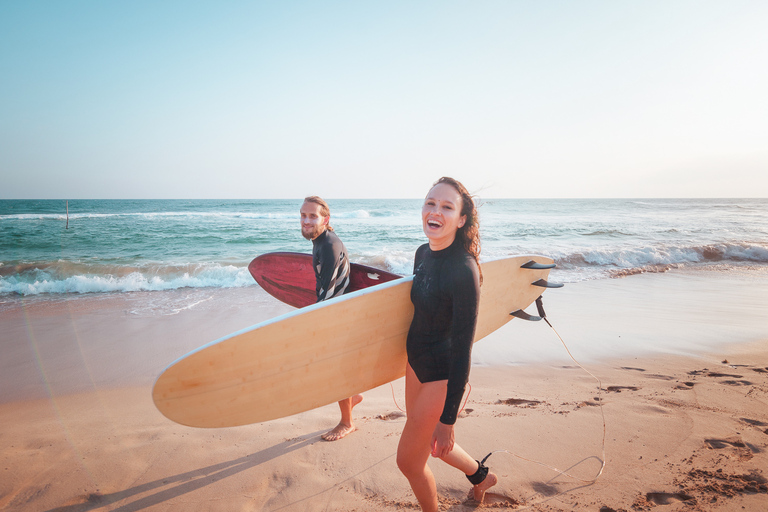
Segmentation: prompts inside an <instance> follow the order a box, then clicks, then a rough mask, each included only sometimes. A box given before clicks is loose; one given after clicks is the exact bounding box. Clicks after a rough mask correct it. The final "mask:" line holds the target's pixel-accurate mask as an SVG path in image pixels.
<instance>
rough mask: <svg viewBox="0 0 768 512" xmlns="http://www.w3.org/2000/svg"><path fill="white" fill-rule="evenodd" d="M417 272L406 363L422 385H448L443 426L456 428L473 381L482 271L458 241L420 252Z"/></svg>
mask: <svg viewBox="0 0 768 512" xmlns="http://www.w3.org/2000/svg"><path fill="white" fill-rule="evenodd" d="M413 273H414V274H415V276H414V278H413V287H412V288H411V301H412V302H413V307H414V312H413V321H412V322H411V328H410V330H409V331H408V341H407V345H406V347H407V352H408V363H410V365H411V368H413V371H414V372H415V373H416V377H418V378H419V381H420V382H422V383H424V382H433V381H438V380H446V379H447V380H448V393H447V394H446V397H445V406H444V407H443V413H442V415H441V416H440V422H441V423H444V424H446V425H453V424H454V423H456V416H457V415H458V413H459V406H460V405H461V398H462V396H463V395H464V388H465V387H466V385H467V380H468V379H469V366H470V356H471V353H472V341H473V339H474V336H475V324H476V323H477V310H478V304H479V301H480V280H479V273H480V272H479V269H478V267H477V262H476V261H475V258H473V257H472V255H470V254H469V253H467V252H466V251H465V250H464V248H463V247H462V245H461V243H460V242H459V241H458V240H456V241H454V243H453V244H452V245H451V246H450V247H448V248H446V249H443V250H442V251H433V250H431V249H430V248H429V244H424V245H422V246H421V247H419V248H418V250H417V251H416V258H415V261H414V264H413Z"/></svg>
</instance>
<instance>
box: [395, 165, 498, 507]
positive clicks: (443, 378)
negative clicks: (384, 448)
mask: <svg viewBox="0 0 768 512" xmlns="http://www.w3.org/2000/svg"><path fill="white" fill-rule="evenodd" d="M421 220H422V227H423V229H424V233H425V234H426V235H427V239H428V240H429V243H427V244H424V245H422V246H421V247H419V248H418V250H417V251H416V257H415V261H414V274H415V276H414V278H413V287H412V288H411V301H412V302H413V305H414V314H413V321H412V322H411V327H410V330H409V331H408V341H407V352H408V367H407V368H406V374H405V403H406V410H407V413H408V417H407V420H406V422H405V427H404V428H403V433H402V435H401V436H400V444H399V445H398V448H397V465H398V467H399V468H400V471H402V472H403V474H404V475H405V477H406V478H408V481H409V482H410V484H411V488H412V489H413V492H414V494H415V495H416V499H417V500H418V501H419V505H420V506H421V509H422V510H424V511H429V512H432V511H436V510H437V507H438V504H437V489H436V486H435V478H434V476H433V475H432V471H431V470H430V469H429V467H428V466H427V460H428V459H429V456H430V454H431V455H432V456H433V457H439V458H440V459H442V460H443V461H445V462H446V463H448V464H449V465H451V466H453V467H455V468H457V469H459V470H460V471H462V472H464V474H465V475H467V478H468V479H469V481H470V482H471V483H472V484H473V486H474V487H473V492H474V497H475V500H477V501H480V502H481V501H482V500H483V497H484V495H485V492H486V491H487V490H488V489H489V488H490V487H492V486H493V485H495V484H496V482H497V478H496V475H494V474H493V473H489V472H488V468H486V467H485V466H483V465H482V464H481V463H480V462H478V461H476V460H475V459H473V458H472V457H470V456H469V455H468V454H467V452H465V451H464V450H462V449H461V448H460V447H459V445H457V444H455V443H454V431H453V425H454V423H455V422H456V416H457V415H458V412H459V407H460V404H461V398H462V396H463V395H464V388H465V387H466V384H467V380H468V378H469V366H470V354H471V351H472V341H473V338H474V333H475V323H476V321H477V310H478V303H479V299H480V280H481V277H482V276H481V274H480V268H479V265H478V261H477V259H478V257H479V255H480V238H479V225H478V219H477V209H476V208H475V203H474V201H473V200H472V196H470V194H469V192H467V189H466V188H464V186H463V185H462V184H461V183H459V182H458V181H456V180H454V179H452V178H440V179H439V180H438V181H437V182H436V183H435V185H434V186H433V187H432V188H431V189H430V191H429V193H428V194H427V197H426V199H425V200H424V206H423V207H422V210H421Z"/></svg>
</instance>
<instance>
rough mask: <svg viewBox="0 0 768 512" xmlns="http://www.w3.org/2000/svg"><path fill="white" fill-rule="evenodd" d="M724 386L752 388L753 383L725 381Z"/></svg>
mask: <svg viewBox="0 0 768 512" xmlns="http://www.w3.org/2000/svg"><path fill="white" fill-rule="evenodd" d="M722 384H728V385H729V386H751V385H752V383H751V382H749V381H748V380H724V381H722Z"/></svg>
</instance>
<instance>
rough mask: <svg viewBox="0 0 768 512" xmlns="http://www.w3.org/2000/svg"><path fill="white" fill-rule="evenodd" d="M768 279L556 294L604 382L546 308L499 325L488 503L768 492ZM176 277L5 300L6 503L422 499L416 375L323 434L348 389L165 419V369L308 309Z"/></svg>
mask: <svg viewBox="0 0 768 512" xmlns="http://www.w3.org/2000/svg"><path fill="white" fill-rule="evenodd" d="M681 283H685V284H686V286H685V287H681ZM740 283H741V284H743V286H741V284H740ZM566 290H567V292H566ZM764 290H768V279H766V277H765V276H764V275H763V274H760V273H754V274H749V273H747V274H745V275H743V276H725V277H724V276H722V275H720V274H717V273H713V274H707V273H699V274H695V275H694V274H685V273H678V274H667V275H652V276H651V275H641V276H630V277H628V278H624V279H618V280H607V281H592V282H587V283H575V284H571V285H568V286H567V287H566V288H565V289H563V290H562V292H563V293H561V294H559V295H557V293H558V291H557V290H551V291H547V293H546V294H545V305H546V306H547V312H548V314H549V317H550V319H552V321H553V324H554V326H555V328H557V329H558V332H559V333H560V334H561V335H562V336H563V338H564V340H565V341H566V343H567V344H568V348H569V349H570V350H571V351H572V353H573V355H574V356H575V357H576V358H577V359H579V360H580V361H581V362H582V364H583V365H584V366H585V367H586V369H587V370H589V371H590V372H591V373H592V374H594V375H595V376H596V377H598V378H599V379H600V381H601V384H602V389H598V383H597V381H596V380H595V379H593V378H592V377H591V376H590V375H589V374H588V373H587V372H586V371H585V370H584V369H582V368H580V367H579V366H577V365H576V364H575V363H574V362H573V361H571V360H570V359H569V358H568V357H567V353H566V352H565V349H564V348H563V347H562V345H560V341H559V340H558V339H557V337H556V336H555V335H554V333H553V332H552V331H551V330H550V329H549V328H548V327H547V326H546V325H545V324H544V323H542V322H539V323H536V324H534V323H523V322H522V321H519V320H515V321H513V322H511V323H510V324H508V325H507V326H505V327H504V328H503V329H501V330H500V331H498V332H497V333H495V334H494V335H492V337H489V338H488V339H487V340H483V341H481V342H480V344H479V345H477V346H476V353H477V360H478V361H477V362H478V363H479V365H477V366H474V367H473V369H472V375H471V385H472V388H471V393H470V395H469V398H468V400H467V403H466V406H465V408H464V411H463V413H462V415H461V418H460V419H459V421H458V423H457V427H456V432H457V440H458V441H459V442H460V443H461V445H462V446H463V447H464V448H465V449H467V450H468V451H469V452H470V453H472V454H473V455H474V456H476V457H477V458H481V457H484V456H485V455H486V454H488V453H490V452H494V453H493V455H491V457H490V458H489V460H488V462H487V464H488V465H489V466H490V467H491V468H492V470H493V471H494V472H495V473H496V474H497V475H498V476H499V484H498V485H497V486H496V487H494V488H493V489H492V493H491V494H489V495H488V496H487V498H486V503H485V505H484V507H485V508H491V509H519V510H525V509H528V510H554V511H560V510H562V511H565V510H591V511H603V512H609V511H611V510H614V511H619V510H626V511H630V510H651V509H654V510H664V511H677V510H686V511H688V510H724V511H725V510H747V511H758V510H760V511H762V510H765V509H766V508H768V480H767V479H766V478H767V477H768V474H767V473H766V470H765V468H768V455H767V453H768V452H766V449H768V309H766V308H765V303H764V302H761V300H762V299H761V297H762V296H763V293H762V292H763V291H764ZM170 293H173V294H175V295H174V296H171V295H166V296H164V300H163V301H162V304H160V305H158V304H159V303H156V302H155V301H156V298H157V297H158V295H156V294H155V295H153V294H123V295H118V296H114V295H112V296H109V297H99V298H96V297H85V298H83V297H80V298H78V299H77V300H68V301H67V300H62V301H58V302H56V303H51V302H43V301H31V303H29V302H27V303H24V304H23V303H22V302H21V301H19V302H17V303H15V304H8V303H6V304H4V305H3V307H2V308H0V322H1V325H2V340H1V341H0V350H2V354H3V357H2V363H0V417H2V418H3V420H2V422H3V427H2V430H0V440H2V443H0V453H2V465H0V470H1V471H2V472H3V477H2V478H0V509H3V510H9V511H17V510H18V511H22V510H23V511H53V510H56V511H72V512H74V511H90V510H120V511H128V510H155V511H177V510H178V511H203V510H205V511H208V510H221V511H231V510H247V511H251V510H257V511H261V510H263V511H277V510H285V511H292V510H296V511H304V510H308V511H314V510H317V511H321V510H340V511H352V510H358V511H364V510H380V511H395V510H415V509H417V507H416V505H415V500H414V498H413V495H412V493H411V491H410V488H409V487H408V483H407V481H406V480H405V478H404V477H402V475H401V474H400V473H399V471H398V469H397V466H396V464H395V452H396V449H397V442H398V439H399V434H400V432H401V430H402V428H403V424H404V421H405V415H404V413H403V412H402V411H401V410H400V409H399V408H401V407H404V400H403V382H402V380H400V381H396V382H394V383H393V384H392V386H390V385H386V386H382V387H380V388H377V389H375V390H372V391H370V392H367V393H365V399H364V401H363V402H362V403H361V404H360V405H359V406H358V407H357V408H356V409H355V417H356V419H357V427H358V431H357V432H355V433H353V434H351V435H350V436H348V437H346V438H345V439H343V440H341V441H337V442H332V443H329V442H324V441H322V440H321V439H320V435H321V434H322V433H323V432H325V431H326V430H328V429H330V428H331V427H332V426H334V425H335V424H336V422H337V421H338V408H337V406H336V405H335V404H332V405H329V406H326V407H322V408H319V409H316V410H314V411H309V412H306V413H302V414H299V415H295V416H291V417H288V418H283V419H279V420H274V421H270V422H266V423H262V424H257V425H249V426H243V427H236V428H227V429H194V428H189V427H184V426H181V425H177V424H174V423H172V422H170V421H169V420H167V419H166V418H164V417H163V416H162V415H161V414H160V413H159V412H158V411H157V410H156V409H155V408H154V406H153V404H152V400H151V386H152V383H153V381H154V378H155V377H156V376H157V375H158V374H159V373H160V372H161V371H162V370H163V368H164V367H165V366H166V365H168V364H169V363H170V362H171V361H173V360H174V359H176V358H177V357H179V356H181V355H183V354H184V353H186V352H187V351H189V350H192V349H194V348H196V347H198V346H200V345H202V344H204V343H207V342H209V341H211V340H213V339H216V338H218V337H221V336H224V335H226V334H228V333H230V332H233V331H235V330H238V329H242V328H244V327H247V326H249V325H252V324H254V323H257V322H259V321H262V320H265V319H267V318H272V317H274V316H277V315H279V314H282V313H285V312H287V311H290V308H288V307H287V306H283V305H281V304H279V303H277V302H274V301H272V300H271V299H270V298H269V297H265V296H264V294H263V292H261V291H260V290H258V289H256V288H246V289H235V290H216V291H199V290H198V291H193V292H182V291H177V292H169V294H170ZM753 294H754V295H753ZM766 295H768V294H766ZM665 297H666V298H667V299H665ZM665 300H669V301H671V302H669V303H665V302H664V301H665ZM659 304H661V305H662V307H661V308H660V309H659ZM701 304H713V309H714V312H707V311H702V307H701V306H700V305H701ZM150 305H154V306H151V307H150ZM188 306H189V307H188ZM673 306H674V307H673ZM665 311H666V312H667V314H664V312H665ZM726 313H727V314H726ZM665 336H666V338H665ZM619 338H621V340H619ZM483 344H485V346H483ZM494 361H496V362H504V363H510V364H503V365H502V364H492V363H493V362H494ZM602 460H605V468H604V471H603V473H602V474H601V475H600V477H599V478H598V479H597V480H596V481H593V480H594V478H595V476H596V475H597V473H598V471H599V469H600V467H601V461H602ZM430 465H431V467H432V468H433V471H434V472H435V475H436V478H437V482H438V492H439V495H440V497H441V503H442V504H443V509H444V510H451V511H463V510H473V509H475V508H476V507H477V504H476V503H474V502H473V501H472V500H470V499H469V497H468V491H469V484H468V482H467V481H466V479H465V478H464V477H463V476H462V475H460V474H457V472H456V471H455V470H452V469H451V468H448V467H447V466H445V465H444V464H443V463H441V462H440V461H437V460H433V461H430ZM560 472H565V473H567V474H562V473H560Z"/></svg>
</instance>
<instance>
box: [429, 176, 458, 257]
mask: <svg viewBox="0 0 768 512" xmlns="http://www.w3.org/2000/svg"><path fill="white" fill-rule="evenodd" d="M462 206H463V204H462V200H461V195H460V194H459V192H458V190H456V189H455V188H453V187H452V186H451V185H449V184H447V183H438V184H437V185H435V186H434V187H432V188H431V189H430V191H429V193H428V194H427V197H426V198H425V199H424V206H423V207H422V208H421V221H422V224H423V226H422V227H423V229H424V234H425V235H427V238H428V239H429V247H430V249H432V250H433V251H439V250H441V249H445V248H447V247H449V246H450V245H451V244H452V243H453V241H454V239H455V238H456V231H458V230H459V228H461V227H462V226H464V223H465V222H466V221H467V216H466V215H461V208H462Z"/></svg>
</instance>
